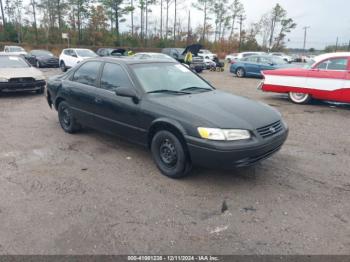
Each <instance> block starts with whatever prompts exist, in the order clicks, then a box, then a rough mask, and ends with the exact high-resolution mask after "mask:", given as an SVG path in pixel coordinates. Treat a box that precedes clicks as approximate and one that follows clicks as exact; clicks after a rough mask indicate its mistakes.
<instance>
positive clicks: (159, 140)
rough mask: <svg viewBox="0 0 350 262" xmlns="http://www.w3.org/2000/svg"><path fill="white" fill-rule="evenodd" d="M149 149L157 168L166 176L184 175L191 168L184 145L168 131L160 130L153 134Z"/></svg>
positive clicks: (177, 176) (176, 176)
mask: <svg viewBox="0 0 350 262" xmlns="http://www.w3.org/2000/svg"><path fill="white" fill-rule="evenodd" d="M151 151H152V155H153V159H154V161H155V163H156V165H157V167H158V169H159V170H160V171H161V172H162V174H163V175H165V176H167V177H170V178H180V177H184V176H186V175H187V174H188V173H189V171H190V170H191V163H190V160H189V157H188V154H187V153H186V150H185V146H184V145H183V144H182V143H181V141H180V139H179V138H178V137H177V136H176V135H175V134H173V133H172V132H170V131H167V130H162V131H159V132H157V133H156V134H155V135H154V137H153V139H152V144H151Z"/></svg>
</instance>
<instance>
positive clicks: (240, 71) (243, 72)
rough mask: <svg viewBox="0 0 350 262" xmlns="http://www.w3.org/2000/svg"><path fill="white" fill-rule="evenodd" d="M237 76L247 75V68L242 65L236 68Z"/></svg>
mask: <svg viewBox="0 0 350 262" xmlns="http://www.w3.org/2000/svg"><path fill="white" fill-rule="evenodd" d="M236 76H237V77H239V78H243V77H245V70H244V68H242V67H239V68H237V70H236Z"/></svg>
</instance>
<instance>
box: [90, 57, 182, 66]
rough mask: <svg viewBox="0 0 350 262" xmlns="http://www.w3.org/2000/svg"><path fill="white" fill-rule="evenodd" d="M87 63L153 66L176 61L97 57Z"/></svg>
mask: <svg viewBox="0 0 350 262" xmlns="http://www.w3.org/2000/svg"><path fill="white" fill-rule="evenodd" d="M85 61H101V62H112V63H113V62H118V63H119V64H125V65H133V64H152V63H173V64H177V62H176V61H171V60H164V59H153V58H151V59H134V58H132V57H125V58H118V57H96V58H90V59H87V60H85Z"/></svg>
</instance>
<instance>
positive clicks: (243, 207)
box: [0, 69, 350, 254]
mask: <svg viewBox="0 0 350 262" xmlns="http://www.w3.org/2000/svg"><path fill="white" fill-rule="evenodd" d="M44 71H45V74H46V75H53V74H56V73H59V71H58V70H54V69H48V70H44ZM203 75H204V77H205V78H207V79H209V80H210V81H211V82H212V83H213V84H214V85H215V86H217V87H218V88H219V89H222V90H226V91H228V92H232V93H236V94H240V95H243V96H247V97H250V98H253V99H256V100H260V101H262V102H265V103H268V104H270V105H272V106H274V107H276V108H278V109H279V110H280V111H281V113H282V114H283V116H284V118H285V119H286V122H287V123H288V124H289V127H290V136H289V138H288V140H287V142H286V144H285V146H284V147H283V149H282V150H281V151H280V152H279V153H278V154H276V155H275V156H273V157H272V158H271V159H268V160H266V161H264V162H263V163H261V164H259V165H257V166H256V167H253V168H247V169H241V170H235V171H232V172H222V171H215V170H204V169H195V170H194V172H193V174H192V176H190V177H188V178H186V179H183V180H171V179H168V178H165V177H163V176H162V175H160V173H159V172H158V170H157V169H156V167H155V165H154V164H153V162H152V159H151V156H150V154H149V152H147V151H146V150H144V149H142V148H139V147H137V146H134V145H131V144H129V143H126V142H124V141H121V140H120V139H118V138H115V137H111V136H107V135H104V134H101V133H98V132H95V131H93V130H84V131H83V132H82V133H79V134H76V135H68V134H65V133H64V132H63V131H62V129H61V128H60V126H59V124H58V120H57V114H56V112H55V111H53V110H50V108H49V107H48V105H47V103H46V101H45V99H44V96H41V95H36V94H11V95H2V96H1V97H0V136H1V138H0V253H1V254H150V253H151V254H159V253H162V254H164V253H166V254H179V253H180V254H184V253H186V254H350V173H349V170H350V161H349V160H350V118H349V112H350V111H349V110H350V106H331V105H329V104H327V103H320V102H318V103H313V104H311V105H306V106H296V105H294V104H292V103H290V102H289V101H287V100H286V98H285V97H283V96H280V95H276V94H264V93H261V92H260V91H257V90H256V86H257V83H258V81H259V80H257V79H242V80H241V79H237V78H234V77H233V76H231V75H230V74H229V73H227V72H226V73H209V72H206V73H204V74H203ZM223 201H225V202H226V203H227V206H228V210H227V211H226V212H224V213H222V212H221V207H222V204H223Z"/></svg>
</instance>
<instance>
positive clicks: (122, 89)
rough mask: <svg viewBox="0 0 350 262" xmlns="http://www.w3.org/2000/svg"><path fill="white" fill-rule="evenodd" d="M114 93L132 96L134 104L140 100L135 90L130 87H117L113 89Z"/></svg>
mask: <svg viewBox="0 0 350 262" xmlns="http://www.w3.org/2000/svg"><path fill="white" fill-rule="evenodd" d="M115 94H116V95H117V96H121V97H129V98H132V100H133V101H134V103H135V104H137V103H138V102H139V100H140V99H139V97H138V95H137V94H136V91H135V90H134V89H133V88H131V87H118V88H117V89H116V90H115Z"/></svg>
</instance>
